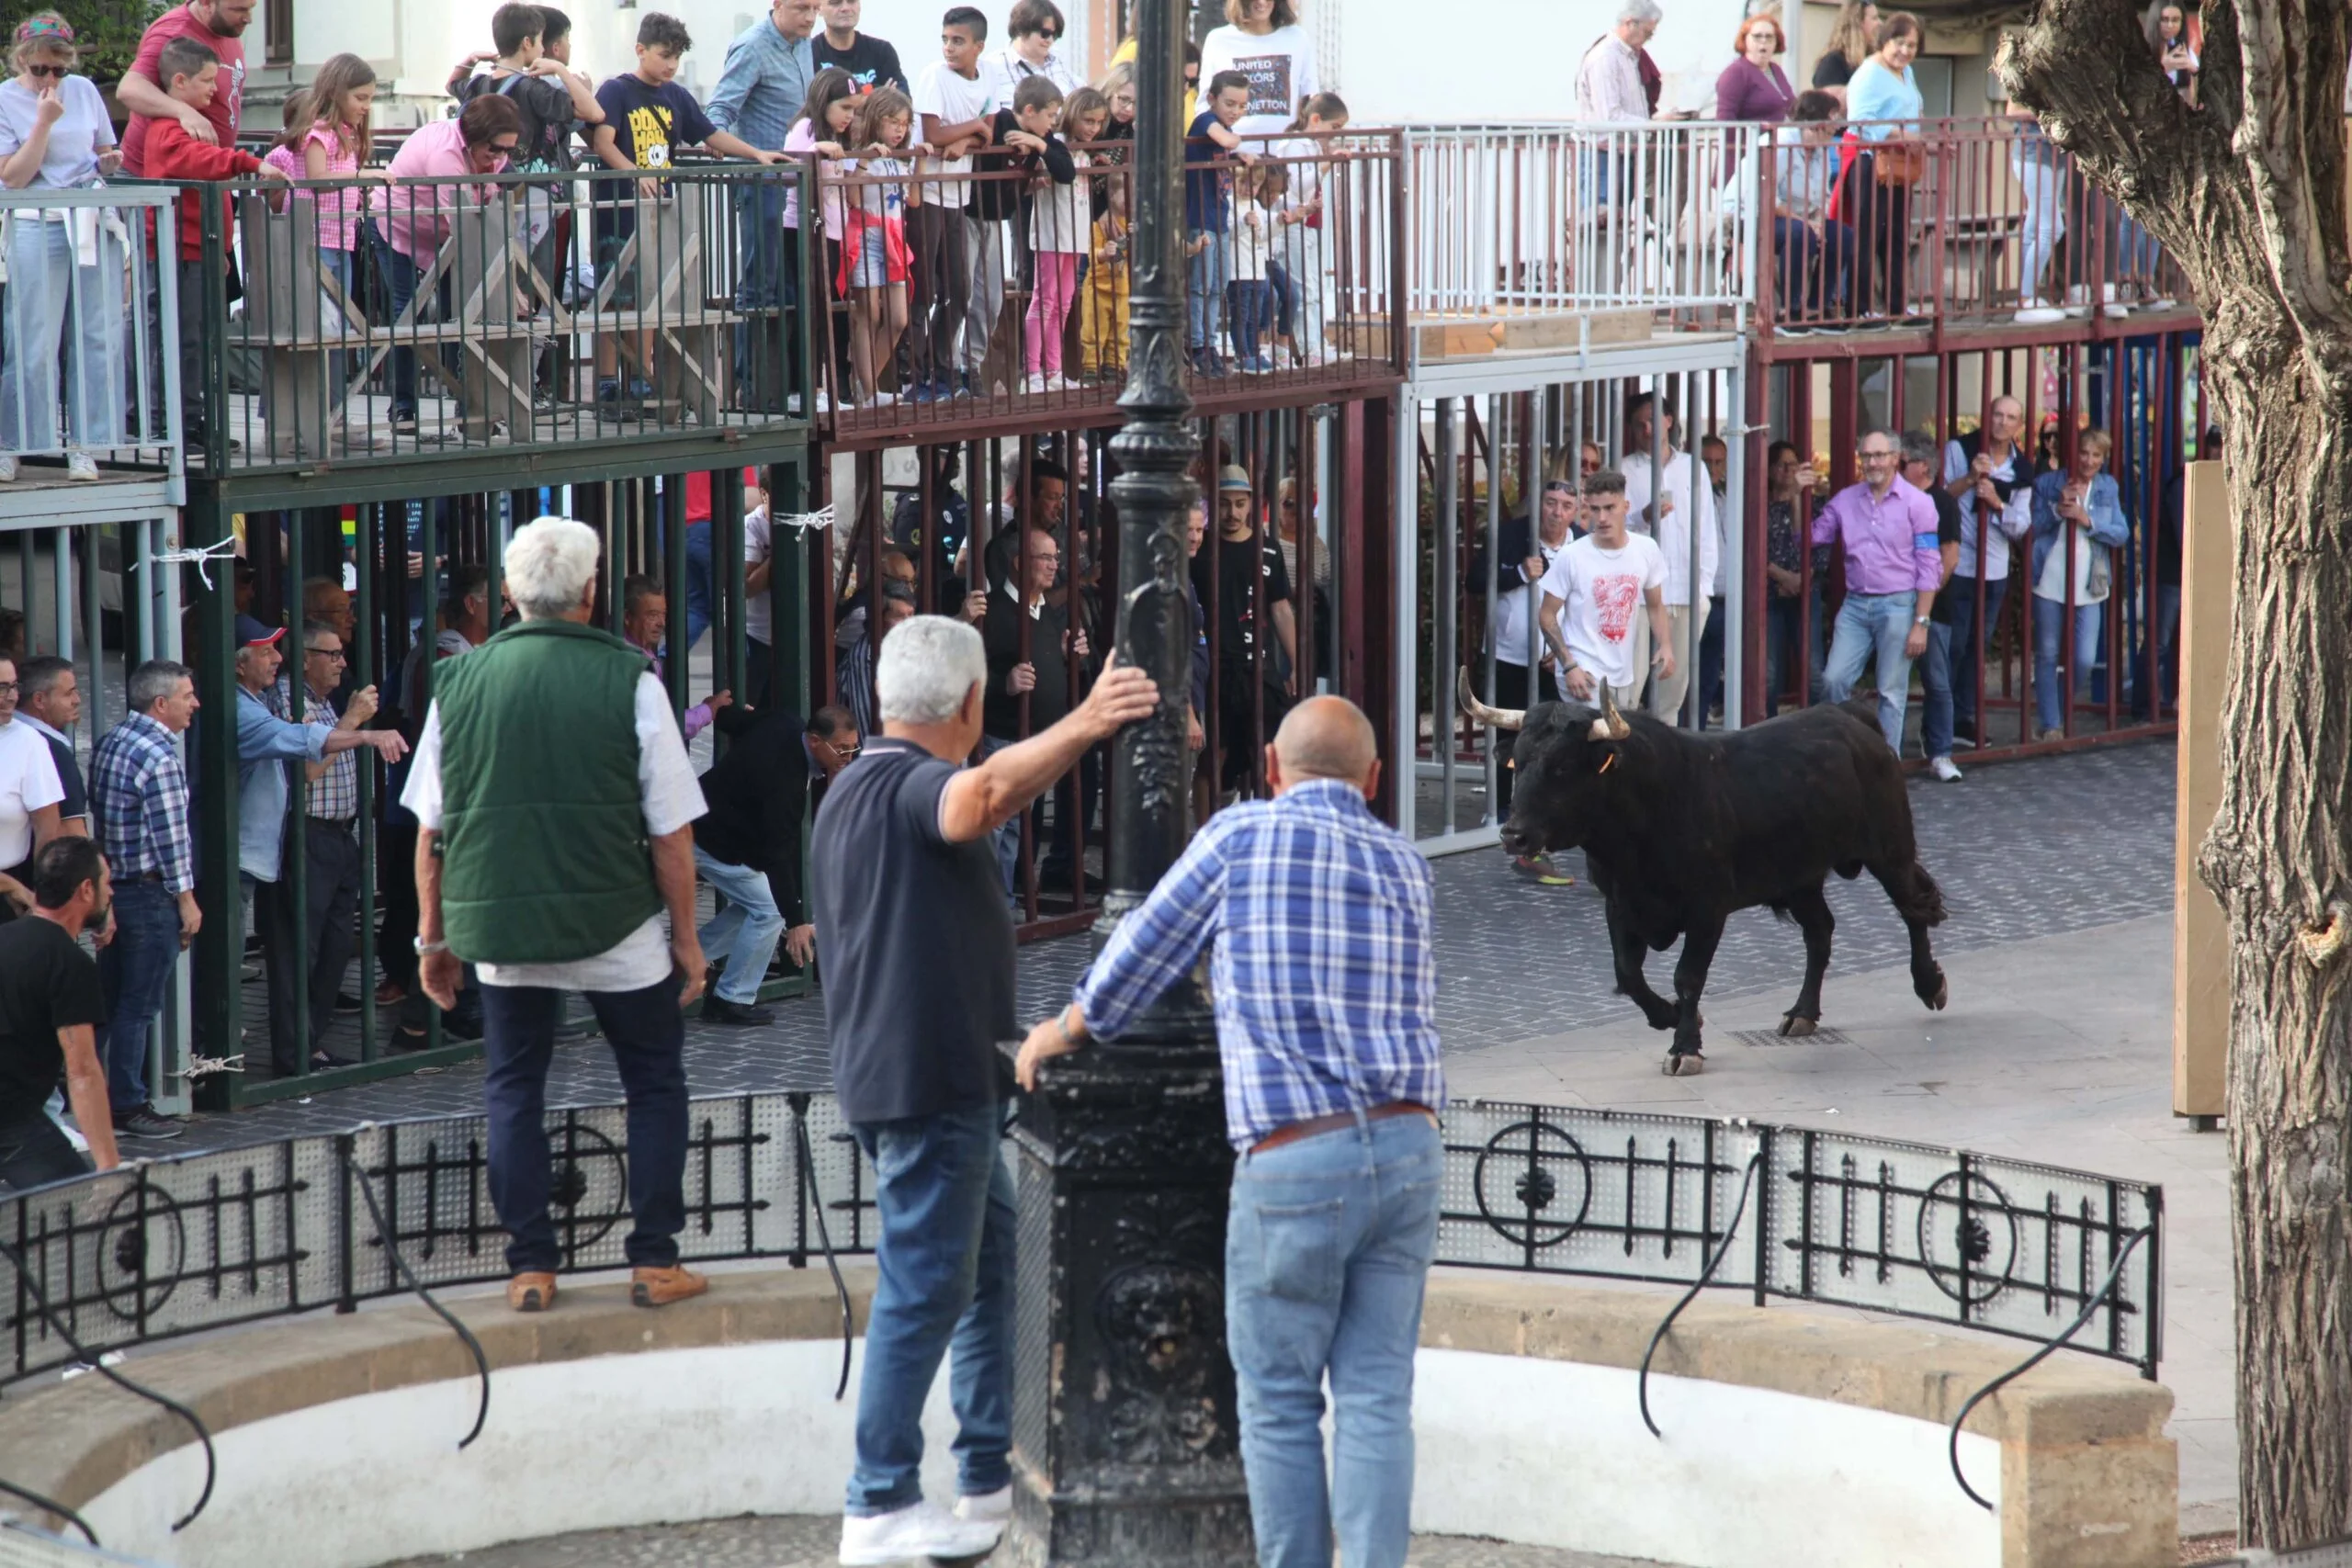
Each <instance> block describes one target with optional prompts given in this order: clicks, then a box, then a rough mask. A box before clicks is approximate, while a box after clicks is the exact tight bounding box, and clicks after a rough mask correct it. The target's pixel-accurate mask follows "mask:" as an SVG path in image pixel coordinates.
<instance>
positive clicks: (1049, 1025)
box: [1020, 697, 1445, 1568]
mask: <svg viewBox="0 0 2352 1568" xmlns="http://www.w3.org/2000/svg"><path fill="white" fill-rule="evenodd" d="M1266 778H1267V781H1268V782H1269V783H1270V784H1272V786H1273V789H1274V792H1275V793H1274V798H1273V799H1272V800H1261V801H1244V802H1242V803H1240V804H1238V805H1236V806H1232V807H1227V809H1226V810H1224V811H1221V812H1219V813H1218V814H1217V815H1216V816H1215V817H1213V818H1209V821H1208V825H1207V826H1206V827H1204V828H1203V829H1201V833H1200V836H1199V837H1198V838H1196V839H1194V840H1193V843H1192V847H1191V848H1190V849H1188V850H1186V851H1185V852H1184V854H1183V857H1182V859H1180V860H1179V861H1178V862H1177V863H1175V865H1174V866H1172V867H1170V870H1169V873H1168V874H1167V875H1166V876H1164V877H1162V878H1161V879H1160V882H1159V886H1158V887H1156V888H1154V889H1153V890H1152V893H1151V896H1150V897H1148V898H1147V899H1145V900H1144V902H1143V904H1142V906H1141V907H1140V908H1137V909H1136V911H1135V913H1133V914H1131V915H1129V916H1128V917H1127V918H1126V919H1125V920H1123V921H1121V922H1120V924H1119V928H1118V931H1117V932H1116V934H1114V936H1113V937H1112V938H1111V941H1110V943H1109V944H1108V945H1107V946H1106V947H1104V948H1103V953H1102V956H1101V957H1099V958H1097V959H1096V960H1095V962H1094V967H1093V968H1092V969H1091V970H1090V971H1088V973H1087V976H1086V977H1085V978H1084V979H1083V980H1081V981H1080V983H1079V986H1078V988H1077V994H1076V996H1075V997H1074V998H1073V999H1072V1000H1071V1002H1070V1004H1069V1006H1068V1007H1067V1008H1065V1009H1063V1010H1061V1012H1059V1013H1057V1014H1056V1015H1055V1016H1054V1017H1052V1018H1049V1019H1047V1020H1046V1021H1044V1022H1042V1023H1040V1024H1038V1025H1037V1027H1036V1028H1035V1030H1033V1031H1031V1032H1030V1035H1029V1039H1028V1042H1027V1043H1026V1044H1024V1045H1023V1048H1022V1052H1021V1063H1020V1076H1021V1082H1022V1085H1023V1088H1025V1089H1035V1088H1036V1085H1037V1071H1038V1066H1039V1065H1040V1064H1041V1063H1043V1062H1045V1061H1046V1059H1048V1058H1049V1057H1053V1056H1058V1055H1063V1054H1064V1053H1066V1052H1069V1051H1074V1050H1077V1049H1078V1048H1079V1047H1080V1045H1081V1044H1083V1043H1085V1042H1086V1041H1087V1040H1089V1039H1092V1038H1096V1037H1100V1038H1103V1039H1115V1038H1116V1037H1117V1036H1118V1034H1119V1032H1120V1031H1121V1030H1122V1029H1124V1028H1125V1027H1126V1025H1127V1024H1128V1022H1129V1021H1130V1020H1132V1019H1134V1018H1135V1017H1136V1013H1137V1012H1138V1011H1139V1010H1141V1009H1142V1008H1144V1007H1145V1006H1146V1005H1148V1003H1150V1002H1151V1001H1152V1000H1154V999H1155V998H1158V997H1159V995H1160V994H1161V993H1162V992H1163V991H1165V990H1167V989H1168V987H1170V986H1171V985H1173V984H1174V983H1175V982H1176V981H1177V980H1178V979H1179V978H1180V977H1182V976H1184V975H1187V974H1189V973H1191V971H1192V969H1193V965H1194V964H1196V963H1197V962H1198V961H1199V959H1200V957H1201V954H1202V952H1203V950H1204V949H1206V950H1208V953H1209V976H1210V990H1211V993H1212V995H1213V996H1214V997H1215V998H1216V1033H1217V1044H1218V1048H1219V1050H1220V1052H1221V1054H1222V1055H1223V1058H1224V1066H1225V1108H1226V1128H1227V1134H1228V1135H1229V1136H1230V1137H1231V1138H1232V1140H1233V1145H1234V1147H1235V1148H1236V1149H1237V1150H1238V1151H1239V1153H1240V1156H1241V1157H1240V1161H1239V1163H1238V1165H1237V1167H1236V1168H1235V1170H1234V1175H1233V1196H1232V1208H1231V1211H1230V1213H1229V1214H1228V1216H1227V1225H1226V1262H1225V1298H1226V1308H1225V1310H1226V1322H1227V1327H1228V1333H1229V1337H1230V1342H1231V1347H1232V1351H1233V1369H1234V1371H1235V1374H1236V1378H1237V1382H1238V1391H1239V1393H1240V1405H1241V1458H1242V1465H1243V1468H1244V1470H1245V1471H1246V1472H1248V1474H1249V1479H1250V1516H1251V1519H1252V1521H1253V1522H1254V1523H1255V1525H1256V1527H1257V1534H1258V1553H1259V1561H1260V1562H1316V1563H1328V1562H1330V1560H1331V1545H1332V1540H1333V1538H1334V1536H1335V1534H1336V1536H1337V1539H1338V1542H1339V1548H1340V1558H1341V1560H1342V1561H1344V1562H1347V1563H1348V1564H1349V1565H1350V1568H1356V1565H1358V1564H1369V1565H1371V1568H1396V1565H1397V1564H1401V1563H1402V1562H1404V1561H1405V1545H1406V1538H1407V1530H1408V1524H1409V1518H1408V1508H1409V1506H1410V1504H1411V1501H1412V1495H1413V1436H1412V1415H1413V1411H1412V1405H1413V1350H1414V1347H1415V1346H1416V1344H1418V1343H1419V1338H1420V1325H1421V1289H1422V1284H1423V1280H1424V1278H1425V1276H1426V1275H1427V1273H1428V1271H1429V1263H1430V1254H1431V1252H1432V1251H1433V1250H1434V1249H1435V1247H1436V1242H1437V1190H1438V1176H1439V1172H1440V1169H1441V1167H1442V1161H1443V1156H1442V1151H1441V1149H1440V1147H1439V1145H1438V1131H1437V1112H1438V1111H1439V1109H1440V1108H1441V1107H1442V1105H1443V1103H1444V1098H1445V1080H1444V1076H1443V1074H1442V1072H1441V1070H1440V1068H1439V1066H1438V1055H1437V1052H1438V1037H1437V964H1436V962H1435V960H1434V958H1433V957H1432V956H1431V953H1430V935H1431V931H1432V929H1433V926H1432V921H1431V918H1430V903H1431V898H1430V867H1429V863H1428V862H1427V861H1425V860H1423V859H1422V858H1421V857H1420V855H1419V852H1416V851H1415V850H1414V848H1413V846H1412V844H1411V843H1410V842H1409V841H1408V840H1406V838H1405V837H1404V835H1402V834H1400V833H1398V832H1397V830H1396V829H1393V828H1390V827H1388V826H1387V825H1386V824H1385V823H1383V822H1382V821H1381V820H1380V819H1379V818H1376V817H1374V815H1373V814H1372V810H1371V808H1370V807H1369V806H1368V805H1367V804H1366V802H1367V801H1368V800H1369V798H1370V797H1371V795H1372V794H1373V792H1374V790H1375V789H1377V788H1378V787H1379V784H1380V756H1379V751H1378V748H1377V745H1376V743H1375V741H1374V735H1373V729H1372V725H1371V724H1370V723H1369V722H1368V721H1367V720H1366V719H1365V718H1364V716H1363V714H1362V713H1361V712H1359V711H1358V710H1357V708H1356V707H1355V705H1353V704H1351V703H1349V702H1347V701H1346V700H1345V699H1343V698H1340V697H1317V698H1314V699H1313V700H1311V701H1308V702H1306V703H1302V704H1300V705H1298V706H1297V707H1296V708H1295V709H1293V710H1292V711H1291V713H1290V715H1289V716H1288V717H1286V718H1284V719H1283V725H1282V728H1281V730H1280V731H1279V732H1277V733H1276V735H1275V736H1274V741H1273V744H1272V745H1271V746H1269V747H1267V748H1266ZM1327 1373H1328V1374H1329V1378H1330V1382H1331V1393H1332V1395H1333V1397H1334V1399H1335V1400H1336V1402H1337V1406H1338V1409H1337V1416H1336V1424H1337V1427H1338V1438H1337V1440H1338V1442H1339V1443H1340V1446H1341V1448H1342V1450H1344V1451H1345V1452H1346V1454H1347V1462H1346V1463H1345V1464H1344V1465H1341V1466H1340V1469H1339V1473H1338V1477H1337V1480H1336V1483H1334V1484H1333V1485H1331V1486H1330V1487H1329V1488H1327V1486H1326V1483H1325V1476H1326V1475H1327V1473H1329V1466H1328V1463H1327V1459H1326V1455H1325V1453H1324V1450H1323V1436H1322V1428H1321V1422H1322V1417H1323V1381H1324V1377H1325V1375H1326V1374H1327Z"/></svg>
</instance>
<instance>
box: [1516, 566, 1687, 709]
mask: <svg viewBox="0 0 2352 1568" xmlns="http://www.w3.org/2000/svg"><path fill="white" fill-rule="evenodd" d="M1665 585H1666V557H1665V554H1664V553H1663V552H1662V551H1660V550H1659V549H1658V547H1657V540H1655V539H1649V538H1645V537H1644V536H1641V535H1639V534H1628V535H1627V536H1625V544H1624V547H1623V548H1622V549H1614V550H1604V549H1602V548H1601V547H1600V546H1599V545H1597V544H1595V543H1594V542H1593V540H1592V536H1590V535H1589V534H1588V535H1586V536H1584V537H1583V538H1581V539H1577V540H1576V541H1575V542H1574V543H1572V544H1570V545H1569V546H1568V547H1567V548H1566V549H1565V550H1562V551H1561V552H1560V553H1559V554H1558V555H1556V556H1555V557H1553V558H1552V564H1551V566H1550V567H1549V568H1548V569H1547V570H1545V571H1544V593H1545V594H1546V595H1549V596H1554V597H1556V598H1558V599H1559V600H1560V636H1561V637H1562V638H1564V639H1565V640H1566V643H1567V645H1568V652H1569V654H1570V655H1571V656H1573V657H1574V658H1575V660H1576V661H1577V665H1578V666H1579V667H1581V668H1583V669H1586V670H1589V671H1592V672H1593V673H1594V674H1595V675H1598V676H1600V679H1601V680H1603V681H1605V682H1608V683H1609V684H1610V685H1611V686H1630V685H1632V684H1634V682H1635V681H1636V680H1637V679H1639V677H1640V671H1636V670H1635V669H1634V628H1635V627H1636V626H1638V625H1640V623H1641V618H1642V617H1643V616H1644V615H1647V614H1649V611H1648V609H1647V604H1648V600H1649V591H1650V590H1651V589H1653V588H1663V587H1664V586H1665Z"/></svg>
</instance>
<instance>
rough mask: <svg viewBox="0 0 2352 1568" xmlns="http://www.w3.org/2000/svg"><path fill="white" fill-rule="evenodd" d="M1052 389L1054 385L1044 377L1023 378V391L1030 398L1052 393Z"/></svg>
mask: <svg viewBox="0 0 2352 1568" xmlns="http://www.w3.org/2000/svg"><path fill="white" fill-rule="evenodd" d="M1052 389H1053V383H1052V382H1050V381H1048V380H1046V378H1044V377H1043V376H1023V378H1021V390H1022V391H1023V393H1024V394H1027V395H1028V396H1031V397H1035V395H1036V394H1038V393H1039V392H1046V391H1051V390H1052Z"/></svg>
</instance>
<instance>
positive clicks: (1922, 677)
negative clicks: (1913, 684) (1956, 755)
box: [1919, 622, 1952, 761]
mask: <svg viewBox="0 0 2352 1568" xmlns="http://www.w3.org/2000/svg"><path fill="white" fill-rule="evenodd" d="M1919 688H1920V693H1921V695H1920V702H1919V750H1920V751H1921V752H1922V753H1924V754H1925V755H1926V756H1927V757H1928V759H1929V760H1930V761H1933V760H1934V759H1935V758H1938V757H1949V756H1951V736H1952V729H1951V627H1950V626H1943V625H1940V624H1937V623H1932V622H1931V623H1929V625H1928V651H1927V653H1926V655H1925V656H1924V657H1923V658H1921V659H1920V660H1919Z"/></svg>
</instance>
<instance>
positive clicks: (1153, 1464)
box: [998, 1040, 1257, 1568]
mask: <svg viewBox="0 0 2352 1568" xmlns="http://www.w3.org/2000/svg"><path fill="white" fill-rule="evenodd" d="M1013 1141H1014V1147H1015V1159H1016V1165H1017V1172H1018V1183H1019V1188H1020V1204H1021V1233H1020V1264H1019V1267H1020V1271H1021V1283H1020V1292H1019V1296H1018V1305H1017V1306H1016V1308H1015V1312H1014V1330H1013V1332H1014V1350H1013V1369H1014V1372H1013V1377H1014V1383H1013V1404H1012V1453H1013V1489H1012V1518H1013V1522H1012V1529H1011V1530H1010V1531H1009V1532H1008V1533H1007V1535H1006V1538H1005V1543H1004V1545H1003V1546H1002V1547H1001V1548H1000V1549H999V1552H998V1557H999V1560H1000V1561H1003V1562H1011V1563H1013V1564H1016V1565H1017V1568H1059V1565H1061V1564H1075V1563H1090V1564H1101V1565H1103V1568H1111V1565H1114V1564H1115V1565H1116V1568H1243V1565H1245V1564H1248V1563H1251V1562H1256V1561H1257V1553H1256V1549H1255V1547H1254V1544H1253V1541H1252V1538H1251V1535H1250V1497H1249V1493H1248V1490H1247V1488H1246V1486H1245V1484H1244V1482H1243V1479H1242V1473H1241V1457H1240V1450H1239V1438H1240V1426H1239V1418H1238V1414H1237V1412H1236V1410H1235V1405H1234V1390H1233V1367H1232V1363H1231V1362H1230V1361H1229V1360H1227V1357H1226V1353H1225V1285H1224V1273H1225V1270H1224V1261H1225V1216H1226V1202H1227V1188H1228V1187H1229V1186H1230V1184H1231V1179H1232V1173H1233V1151H1232V1149H1231V1147H1230V1146H1229V1145H1227V1142H1226V1136H1225V1112H1224V1103H1223V1089H1222V1084H1221V1080H1220V1077H1219V1074H1218V1071H1217V1055H1216V1045H1215V1043H1213V1042H1212V1041H1207V1040H1204V1041H1202V1042H1201V1043H1194V1044H1161V1045H1142V1046H1119V1045H1094V1046H1090V1047H1089V1048H1088V1049H1087V1050H1085V1051H1083V1052H1080V1053H1079V1054H1078V1055H1075V1056H1070V1057H1066V1058H1064V1059H1063V1060H1062V1061H1060V1062H1057V1063H1056V1064H1054V1066H1053V1069H1052V1070H1051V1071H1050V1073H1049V1075H1048V1079H1047V1081H1046V1083H1045V1084H1044V1085H1043V1086H1042V1087H1041V1089H1040V1090H1039V1092H1038V1093H1036V1094H1034V1095H1032V1096H1030V1097H1029V1098H1028V1099H1027V1100H1024V1101H1023V1106H1022V1114H1021V1121H1020V1122H1019V1124H1018V1125H1017V1126H1016V1127H1015V1128H1014V1131H1013Z"/></svg>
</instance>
